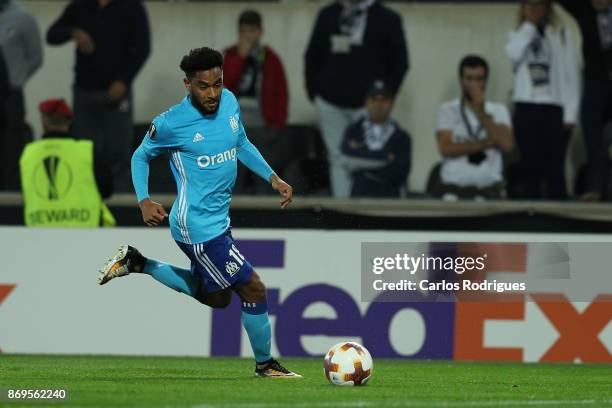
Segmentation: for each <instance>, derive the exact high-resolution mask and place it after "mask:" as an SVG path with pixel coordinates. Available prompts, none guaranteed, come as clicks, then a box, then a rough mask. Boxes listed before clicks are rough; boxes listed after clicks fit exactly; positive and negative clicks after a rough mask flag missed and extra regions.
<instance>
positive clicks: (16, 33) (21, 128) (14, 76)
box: [0, 0, 43, 191]
mask: <svg viewBox="0 0 612 408" xmlns="http://www.w3.org/2000/svg"><path fill="white" fill-rule="evenodd" d="M0 53H1V54H2V55H1V57H2V58H1V59H2V60H3V67H4V69H2V71H3V73H0V76H1V78H0V81H2V82H3V84H2V85H0V87H2V88H4V89H3V93H2V98H1V99H0V116H1V118H0V152H1V156H0V162H1V164H0V189H5V190H14V191H19V166H18V160H19V155H20V154H21V151H22V150H23V147H24V146H25V144H26V143H27V142H28V141H29V140H31V132H30V129H29V127H28V126H27V125H26V123H25V102H24V97H23V87H24V85H25V83H26V82H27V81H28V79H30V78H31V77H32V75H33V74H34V72H36V71H37V70H38V68H40V66H41V65H42V61H43V54H42V45H41V40H40V32H39V30H38V25H37V24H36V20H35V19H34V17H32V16H31V15H30V14H29V13H28V12H26V11H25V10H24V9H22V8H21V7H20V6H19V5H17V4H16V3H15V2H14V1H12V0H0Z"/></svg>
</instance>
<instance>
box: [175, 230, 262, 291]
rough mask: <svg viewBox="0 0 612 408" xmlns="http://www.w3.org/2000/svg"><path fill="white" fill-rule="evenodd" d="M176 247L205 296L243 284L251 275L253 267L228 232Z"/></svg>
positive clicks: (181, 243)
mask: <svg viewBox="0 0 612 408" xmlns="http://www.w3.org/2000/svg"><path fill="white" fill-rule="evenodd" d="M176 243H177V244H178V246H179V247H180V248H181V250H182V251H183V252H184V253H185V255H187V256H188V257H189V259H190V260H191V271H192V272H193V273H194V275H195V276H199V277H200V279H201V282H202V284H203V285H204V287H205V288H206V291H207V292H209V293H212V292H218V291H220V290H223V289H227V288H229V287H235V286H240V285H242V284H244V283H247V282H248V281H249V279H250V278H251V275H252V274H253V266H252V265H251V264H250V263H249V261H247V260H246V259H245V258H244V256H243V255H242V254H241V253H240V252H239V251H238V248H236V244H235V243H234V238H233V237H232V234H231V232H230V230H229V229H228V230H227V231H225V232H224V233H223V234H221V235H219V236H218V237H216V238H213V239H211V240H210V241H206V242H202V243H200V244H185V243H184V242H179V241H176Z"/></svg>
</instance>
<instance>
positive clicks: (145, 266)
mask: <svg viewBox="0 0 612 408" xmlns="http://www.w3.org/2000/svg"><path fill="white" fill-rule="evenodd" d="M181 249H183V248H182V247H181ZM186 253H187V255H188V256H189V257H190V258H191V256H190V255H192V254H190V253H189V251H187V252H186ZM130 273H144V274H147V275H150V276H151V277H152V278H154V279H155V280H157V281H158V282H160V283H161V284H163V285H165V286H167V287H169V288H171V289H174V290H176V291H177V292H181V293H184V294H186V295H188V296H191V297H193V298H194V299H196V300H197V301H199V302H200V303H203V304H205V305H207V306H210V307H213V308H225V307H227V306H228V305H229V304H230V302H231V299H232V291H231V290H230V289H226V290H220V291H214V292H213V291H208V290H207V287H206V285H205V284H203V283H202V276H201V274H200V273H198V271H197V264H195V263H194V262H193V260H192V267H191V269H186V268H180V267H178V266H175V265H172V264H168V263H166V262H160V261H157V260H155V259H150V258H146V257H144V256H143V255H142V254H141V253H140V252H139V251H138V250H137V249H136V248H134V247H132V246H129V245H123V246H122V247H120V248H119V250H118V251H117V253H116V254H115V256H113V257H112V258H111V259H109V260H108V262H106V264H105V265H104V266H103V267H102V268H101V269H100V273H99V276H98V283H99V284H100V285H104V284H105V283H107V282H108V281H109V280H111V279H113V278H116V277H119V276H125V275H128V274H130Z"/></svg>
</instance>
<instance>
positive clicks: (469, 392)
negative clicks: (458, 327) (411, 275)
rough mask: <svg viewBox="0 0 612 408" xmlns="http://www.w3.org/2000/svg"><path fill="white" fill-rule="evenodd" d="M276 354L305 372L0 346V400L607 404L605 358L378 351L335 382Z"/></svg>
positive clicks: (611, 399) (249, 406) (610, 398)
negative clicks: (367, 372) (474, 358)
mask: <svg viewBox="0 0 612 408" xmlns="http://www.w3.org/2000/svg"><path fill="white" fill-rule="evenodd" d="M281 361H282V362H283V364H285V365H286V366H287V367H288V368H290V369H291V370H294V371H296V372H299V373H301V374H302V375H304V378H302V379H291V380H290V379H284V380H281V379H261V378H254V377H253V368H254V367H253V362H252V361H251V360H249V359H239V358H171V357H117V356H42V355H3V354H0V389H2V394H3V395H2V397H0V406H2V407H12V406H51V407H63V406H66V407H168V408H170V407H192V408H208V407H238V408H259V407H261V408H263V407H268V406H270V407H304V408H306V407H364V408H367V407H441V408H443V407H448V408H453V407H472V406H474V407H578V406H587V407H597V408H599V407H612V365H578V364H576V365H571V364H509V363H499V364H495V363H459V362H441V361H435V362H432V361H398V360H382V359H378V360H374V374H373V376H372V378H371V380H370V383H369V384H368V385H366V386H363V387H335V386H332V385H330V384H329V383H328V382H327V380H326V379H325V377H324V375H323V368H322V362H323V359H322V358H312V359H295V358H283V359H281ZM51 388H62V389H66V390H67V392H68V398H67V400H65V401H50V400H30V401H23V400H22V401H19V402H16V401H8V400H7V389H51Z"/></svg>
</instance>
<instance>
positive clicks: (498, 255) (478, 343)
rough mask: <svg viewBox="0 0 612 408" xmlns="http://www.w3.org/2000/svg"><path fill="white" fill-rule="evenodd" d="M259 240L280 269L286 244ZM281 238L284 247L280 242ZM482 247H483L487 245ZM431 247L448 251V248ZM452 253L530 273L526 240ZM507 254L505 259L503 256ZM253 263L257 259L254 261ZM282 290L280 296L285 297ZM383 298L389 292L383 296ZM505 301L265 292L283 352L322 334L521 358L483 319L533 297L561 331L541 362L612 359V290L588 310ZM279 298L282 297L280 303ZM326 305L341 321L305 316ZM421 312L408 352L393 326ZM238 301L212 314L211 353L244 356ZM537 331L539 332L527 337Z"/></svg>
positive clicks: (426, 352) (467, 356)
mask: <svg viewBox="0 0 612 408" xmlns="http://www.w3.org/2000/svg"><path fill="white" fill-rule="evenodd" d="M254 242H259V244H258V245H256V246H258V250H257V252H256V253H257V254H258V256H259V257H261V256H262V254H265V253H268V254H270V253H275V254H282V255H281V256H280V257H281V258H282V260H281V261H280V262H277V263H276V265H277V267H282V266H283V264H284V242H283V241H275V242H276V243H277V244H276V245H277V246H276V249H275V251H273V252H272V251H266V250H264V249H263V248H262V247H261V245H266V244H265V242H266V241H251V245H253V244H252V243H254ZM279 242H282V247H283V248H282V249H283V250H280V251H279V249H281V248H280V247H279V244H278V243H279ZM238 246H239V247H240V248H241V250H242V252H243V253H244V254H245V255H246V257H247V259H249V258H250V256H251V253H250V251H249V250H248V249H246V248H247V247H248V245H247V247H245V246H244V244H243V243H239V245H238ZM483 247H485V248H483ZM430 250H431V251H432V252H434V253H435V252H436V251H438V250H442V251H448V250H449V247H448V245H446V246H441V247H440V248H436V247H435V244H432V248H430ZM451 250H453V251H456V253H457V254H459V255H462V256H469V255H470V254H473V253H483V251H484V252H486V253H488V254H489V260H488V262H487V270H486V271H483V279H484V276H485V275H486V272H487V271H488V272H496V271H504V272H508V271H510V272H516V273H524V272H525V270H526V259H527V245H526V244H478V243H474V244H460V245H456V246H455V247H454V248H451ZM502 254H503V256H502ZM253 263H254V265H255V266H264V265H258V263H257V262H253ZM281 295H282V297H281ZM381 296H384V295H381ZM509 296H510V298H508V299H507V301H505V302H499V301H496V302H486V301H484V302H483V301H479V302H469V301H457V302H454V303H452V302H447V303H436V302H425V301H423V302H419V301H418V299H417V301H414V302H403V303H400V302H395V303H387V302H372V303H371V304H370V305H369V306H368V308H367V309H366V310H365V311H364V312H363V313H362V312H361V310H360V309H359V307H358V303H357V301H356V300H355V299H354V297H353V296H352V295H351V294H349V293H347V292H346V291H345V290H343V289H341V288H340V287H337V286H333V285H328V284H312V285H307V286H302V287H300V288H298V289H296V290H294V291H292V292H290V293H281V290H280V289H277V288H269V289H268V305H269V312H270V314H271V315H273V316H275V318H276V323H275V333H274V336H275V339H274V340H275V342H276V346H277V348H278V350H279V352H280V353H281V354H282V355H285V356H308V355H310V354H309V353H308V352H307V351H306V350H305V349H304V347H303V345H302V340H301V339H302V336H309V335H325V336H339V337H360V338H361V339H362V341H363V343H364V345H365V346H366V347H368V349H369V350H370V351H371V353H372V354H373V355H374V356H376V357H379V358H412V359H456V360H498V361H523V359H524V350H523V349H522V348H519V347H514V348H512V347H488V346H486V345H485V330H484V327H485V323H487V322H488V321H492V320H496V321H499V320H502V321H524V320H525V310H526V303H525V302H526V301H527V300H530V301H533V302H534V303H535V304H536V305H537V307H538V309H539V310H540V311H541V312H542V314H543V315H544V316H545V317H546V318H547V319H548V321H549V322H550V323H551V325H552V326H553V327H554V328H555V330H556V331H557V333H558V338H556V340H554V341H553V342H552V344H550V346H549V347H548V349H547V350H546V351H545V352H544V354H543V355H542V356H541V357H540V361H543V362H550V361H566V362H572V361H575V360H576V359H579V360H581V361H583V362H612V354H611V353H610V352H609V351H608V349H607V347H606V346H605V344H604V343H603V342H602V341H601V339H600V337H599V335H600V333H601V332H602V331H603V330H604V329H605V328H606V326H607V325H608V323H609V322H610V321H611V320H612V307H611V303H610V302H611V301H612V294H605V295H600V296H598V297H597V298H596V299H594V300H593V301H592V302H591V303H590V304H589V305H588V307H586V308H585V309H584V310H582V311H579V310H577V309H576V308H575V307H574V305H573V304H572V303H571V302H570V301H569V300H568V299H567V298H566V297H565V296H564V295H562V294H535V295H533V294H532V295H530V296H531V299H526V298H525V296H524V295H514V294H513V295H509ZM281 299H282V300H281ZM320 302H323V303H325V304H326V305H328V306H329V307H331V308H332V309H333V310H334V311H335V315H336V318H333V319H330V318H307V317H304V312H305V310H306V309H307V308H308V307H309V306H310V305H312V304H315V303H320ZM404 310H412V311H415V312H417V313H418V314H419V315H420V316H421V318H422V320H423V322H424V326H425V336H424V341H423V344H422V346H421V348H420V350H418V351H417V352H416V353H414V354H412V355H403V354H400V353H398V352H397V351H396V350H395V349H394V348H393V345H392V344H391V340H390V327H391V324H392V320H393V318H394V317H395V316H396V314H398V313H399V312H400V311H404ZM240 315H241V311H240V303H239V302H233V303H232V305H231V306H230V307H229V308H228V309H223V310H214V311H213V319H212V331H211V333H212V341H211V355H216V356H220V355H230V356H237V355H240V344H241V340H240V336H241V334H242V328H241V321H240ZM530 335H533V336H537V334H536V333H533V334H530Z"/></svg>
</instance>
